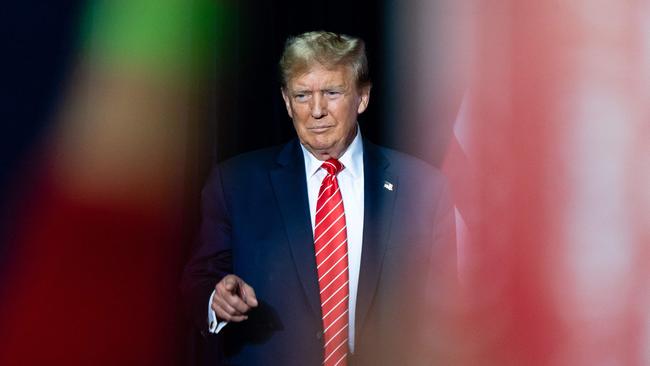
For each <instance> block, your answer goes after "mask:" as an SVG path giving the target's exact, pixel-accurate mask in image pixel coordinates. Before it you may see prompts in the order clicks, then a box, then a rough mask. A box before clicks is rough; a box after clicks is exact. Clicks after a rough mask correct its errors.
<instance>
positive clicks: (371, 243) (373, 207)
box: [355, 140, 398, 336]
mask: <svg viewBox="0 0 650 366" xmlns="http://www.w3.org/2000/svg"><path fill="white" fill-rule="evenodd" d="M388 168H389V162H388V160H387V159H386V157H385V156H384V155H383V154H382V153H381V151H380V150H379V148H378V147H377V146H375V145H373V144H371V143H369V142H368V141H366V140H364V142H363V170H364V220H363V244H362V249H361V267H360V271H359V287H358V292H357V305H356V315H355V323H356V325H355V328H356V331H355V335H357V336H358V335H359V334H360V333H361V330H362V329H363V325H364V322H365V320H366V317H367V315H368V311H369V309H370V306H371V304H372V300H373V298H374V295H375V291H376V289H377V282H378V280H379V273H380V271H381V264H382V260H383V258H384V252H385V251H386V245H387V241H388V233H389V229H390V224H391V218H392V212H393V205H394V202H395V195H396V194H397V187H398V186H397V177H396V176H394V175H393V174H391V173H390V171H389V169H388Z"/></svg>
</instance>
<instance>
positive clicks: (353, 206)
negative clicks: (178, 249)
mask: <svg viewBox="0 0 650 366" xmlns="http://www.w3.org/2000/svg"><path fill="white" fill-rule="evenodd" d="M300 147H301V148H302V153H303V156H304V161H305V179H306V182H307V195H308V200H309V213H310V216H311V227H312V232H313V230H314V227H315V226H316V224H315V221H316V200H317V198H318V192H319V190H320V186H321V183H322V182H323V179H324V178H325V176H326V174H327V172H326V171H325V169H323V168H322V167H321V165H322V164H323V162H322V161H320V160H318V159H316V157H315V156H314V155H312V154H311V153H310V152H309V151H308V150H307V149H305V147H304V146H302V145H300ZM339 162H341V164H343V167H344V169H343V170H341V171H340V172H339V173H338V174H337V176H336V177H337V179H338V182H339V188H340V190H341V196H342V197H343V208H344V209H345V222H346V230H347V235H348V276H349V295H350V297H349V299H348V301H349V302H348V315H349V323H348V332H349V333H348V334H349V342H348V343H349V345H350V352H354V324H355V312H356V303H357V288H358V284H359V267H360V266H361V243H362V240H363V207H364V205H363V200H364V196H363V182H364V178H363V142H362V140H361V132H360V130H359V127H358V126H357V135H356V136H355V138H354V140H352V143H351V144H350V146H348V148H347V150H346V151H345V152H344V153H343V155H342V156H341V157H340V158H339ZM243 280H244V281H246V279H245V278H244V279H243ZM213 296H214V291H213V292H212V295H211V296H210V301H209V302H208V324H209V331H210V332H211V333H218V332H219V331H220V330H221V329H222V328H223V327H224V326H225V325H226V324H227V323H228V322H225V321H224V322H217V321H216V315H215V313H214V311H213V310H212V308H211V304H212V297H213Z"/></svg>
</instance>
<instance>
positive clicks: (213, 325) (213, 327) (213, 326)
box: [208, 290, 228, 334]
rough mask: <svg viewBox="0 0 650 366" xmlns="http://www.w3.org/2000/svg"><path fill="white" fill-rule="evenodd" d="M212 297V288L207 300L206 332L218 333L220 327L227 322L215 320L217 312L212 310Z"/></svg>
mask: <svg viewBox="0 0 650 366" xmlns="http://www.w3.org/2000/svg"><path fill="white" fill-rule="evenodd" d="M212 298H214V290H213V291H212V294H211V295H210V301H209V302H208V332H210V333H212V334H218V333H219V332H220V331H221V329H223V327H225V326H226V324H228V322H226V321H223V322H220V321H218V320H217V314H216V313H215V312H214V310H212Z"/></svg>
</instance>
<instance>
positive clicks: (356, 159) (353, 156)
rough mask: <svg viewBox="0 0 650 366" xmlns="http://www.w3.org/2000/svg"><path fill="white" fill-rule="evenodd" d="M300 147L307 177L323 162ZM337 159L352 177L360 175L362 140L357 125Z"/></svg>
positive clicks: (361, 167) (314, 172)
mask: <svg viewBox="0 0 650 366" xmlns="http://www.w3.org/2000/svg"><path fill="white" fill-rule="evenodd" d="M300 148H301V149H302V154H303V156H304V158H305V172H307V177H312V176H313V175H314V174H316V172H317V171H318V169H320V167H321V165H323V162H322V161H320V160H318V159H316V157H315V156H314V155H312V153H310V152H309V150H307V149H305V147H304V146H302V144H300ZM339 161H340V162H341V164H343V166H344V167H345V169H343V171H347V172H349V173H350V174H351V175H352V177H353V178H358V177H360V176H361V174H362V169H363V142H362V140H361V129H360V128H359V126H358V125H357V135H356V136H355V137H354V140H352V142H351V143H350V146H348V148H347V149H346V150H345V152H344V153H343V156H341V157H340V158H339Z"/></svg>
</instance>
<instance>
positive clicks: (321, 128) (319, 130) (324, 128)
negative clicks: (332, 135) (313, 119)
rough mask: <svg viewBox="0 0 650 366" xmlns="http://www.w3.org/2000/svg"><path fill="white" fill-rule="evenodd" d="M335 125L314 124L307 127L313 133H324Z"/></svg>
mask: <svg viewBox="0 0 650 366" xmlns="http://www.w3.org/2000/svg"><path fill="white" fill-rule="evenodd" d="M333 127H334V126H314V127H308V128H307V129H308V130H309V132H312V133H323V132H327V131H328V130H329V129H330V128H333Z"/></svg>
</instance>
